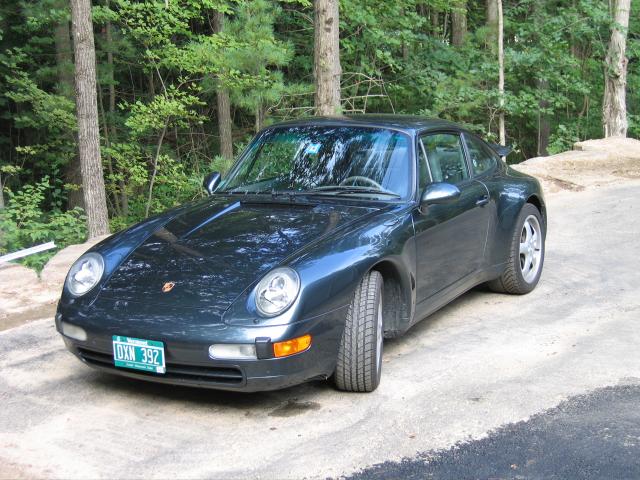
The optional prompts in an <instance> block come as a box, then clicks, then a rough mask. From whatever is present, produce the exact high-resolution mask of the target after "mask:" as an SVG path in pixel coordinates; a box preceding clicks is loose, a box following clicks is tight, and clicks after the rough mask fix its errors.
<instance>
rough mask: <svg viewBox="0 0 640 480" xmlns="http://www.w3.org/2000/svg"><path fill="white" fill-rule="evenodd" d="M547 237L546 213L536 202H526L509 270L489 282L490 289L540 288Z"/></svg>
mask: <svg viewBox="0 0 640 480" xmlns="http://www.w3.org/2000/svg"><path fill="white" fill-rule="evenodd" d="M544 240H545V232H544V222H543V221H542V215H541V214H540V211H539V210H538V209H537V208H536V207H535V206H534V205H532V204H530V203H526V204H525V205H524V207H522V210H521V211H520V215H519V216H518V220H517V221H516V228H515V230H514V232H513V237H512V239H511V244H510V248H509V259H508V261H507V266H506V268H505V271H504V273H503V274H502V275H501V276H500V277H499V278H497V279H495V280H493V281H491V282H489V288H491V289H492V290H494V291H496V292H506V293H513V294H518V295H522V294H525V293H529V292H530V291H532V290H533V289H534V288H536V285H537V284H538V280H540V274H541V273H542V265H543V264H544Z"/></svg>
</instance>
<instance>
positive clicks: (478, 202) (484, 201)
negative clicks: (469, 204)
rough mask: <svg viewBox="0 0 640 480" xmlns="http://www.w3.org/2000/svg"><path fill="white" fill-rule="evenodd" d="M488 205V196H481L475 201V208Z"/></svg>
mask: <svg viewBox="0 0 640 480" xmlns="http://www.w3.org/2000/svg"><path fill="white" fill-rule="evenodd" d="M487 203H489V195H483V196H482V197H480V198H479V199H478V200H476V206H478V207H481V206H483V205H486V204H487Z"/></svg>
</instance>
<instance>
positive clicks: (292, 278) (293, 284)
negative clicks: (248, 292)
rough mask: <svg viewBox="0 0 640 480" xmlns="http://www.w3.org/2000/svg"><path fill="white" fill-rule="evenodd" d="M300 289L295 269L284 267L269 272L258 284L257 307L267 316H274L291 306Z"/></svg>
mask: <svg viewBox="0 0 640 480" xmlns="http://www.w3.org/2000/svg"><path fill="white" fill-rule="evenodd" d="M299 290H300V277H298V274H297V273H296V271H295V270H293V269H291V268H288V267H282V268H276V269H274V270H272V271H270V272H269V273H267V274H266V275H265V276H264V278H263V279H262V280H260V282H259V283H258V285H257V286H256V307H257V309H258V312H259V313H260V314H261V315H263V316H265V317H273V316H275V315H279V314H281V313H282V312H284V311H285V310H286V309H287V308H289V307H290V306H291V304H292V303H293V302H294V300H295V299H296V297H297V296H298V291H299Z"/></svg>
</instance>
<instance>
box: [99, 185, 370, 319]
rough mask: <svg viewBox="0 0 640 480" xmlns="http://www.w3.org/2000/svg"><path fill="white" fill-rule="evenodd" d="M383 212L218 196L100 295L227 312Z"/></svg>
mask: <svg viewBox="0 0 640 480" xmlns="http://www.w3.org/2000/svg"><path fill="white" fill-rule="evenodd" d="M378 210H380V207H376V206H359V205H347V204H341V203H332V204H329V203H322V204H310V203H304V202H298V201H296V202H289V201H286V200H283V201H281V202H278V201H274V200H272V199H270V197H268V198H262V197H256V198H255V199H254V200H253V201H251V202H249V201H244V200H243V201H236V200H235V199H233V200H231V201H230V200H229V198H226V200H224V199H213V200H211V201H209V202H206V203H204V204H200V205H196V206H194V207H193V208H191V209H188V210H186V211H183V212H181V213H180V214H178V215H177V216H176V217H174V218H172V220H170V221H169V222H168V223H167V224H166V225H164V226H163V227H160V228H158V229H156V230H155V231H154V232H153V233H152V234H151V235H150V236H149V237H148V238H146V240H144V241H143V242H142V243H141V244H140V245H139V246H138V247H137V248H136V249H135V250H133V252H131V254H130V255H129V256H128V257H127V258H126V259H125V260H124V261H123V262H122V263H121V264H120V265H119V266H118V268H117V269H116V270H115V271H114V272H113V274H112V275H111V278H109V279H108V281H107V282H106V283H105V285H104V286H103V288H102V290H101V292H100V294H99V298H100V300H105V299H110V300H115V301H117V302H118V304H119V305H122V304H129V303H134V304H135V303H138V304H140V303H143V304H145V305H146V308H147V309H148V308H153V307H154V306H160V307H162V306H164V305H166V306H171V308H172V309H173V308H178V309H180V308H196V309H199V310H206V311H208V312H210V313H211V314H214V315H222V313H223V312H224V311H225V310H226V309H227V308H228V306H229V305H230V304H231V303H232V302H233V301H234V300H235V299H236V298H237V297H238V295H240V294H241V293H242V292H243V291H244V290H245V289H246V288H247V287H249V286H250V285H251V284H252V283H253V282H255V281H256V280H257V279H259V278H260V277H261V276H262V275H264V274H265V273H266V272H267V271H269V270H270V269H272V268H273V267H275V266H277V265H279V264H280V263H282V262H283V260H285V259H286V258H287V257H290V256H291V255H293V254H294V253H295V252H296V251H298V250H300V249H302V248H303V247H305V246H308V245H309V244H310V243H312V242H315V241H322V240H323V239H324V238H326V237H327V236H329V235H331V234H334V233H336V232H337V231H338V230H339V229H342V228H344V227H346V226H347V225H349V224H351V223H353V222H355V221H357V220H359V219H361V218H363V217H365V216H367V215H371V214H374V213H375V212H376V211H378Z"/></svg>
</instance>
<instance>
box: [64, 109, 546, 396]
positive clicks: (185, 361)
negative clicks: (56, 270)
mask: <svg viewBox="0 0 640 480" xmlns="http://www.w3.org/2000/svg"><path fill="white" fill-rule="evenodd" d="M507 153H508V149H506V148H505V147H501V146H497V145H490V144H488V143H486V142H484V141H483V140H481V139H480V138H478V137H477V136H476V135H474V134H472V133H470V132H468V131H466V130H464V129H463V128H461V127H460V126H458V125H455V124H453V123H449V122H445V121H440V120H428V119H423V118H419V117H405V116H382V115H378V116H369V115H365V116H353V117H341V118H311V119H306V120H297V121H291V122H286V123H281V124H278V125H274V126H271V127H269V128H267V129H265V130H263V131H262V132H260V133H259V134H258V135H257V136H256V137H255V139H254V140H253V141H252V143H251V144H250V145H249V146H248V147H247V149H246V150H245V152H244V153H243V154H242V155H241V156H240V158H239V159H238V160H237V162H236V163H235V165H234V166H233V167H232V168H231V170H230V172H229V173H228V175H226V177H225V178H221V177H220V175H219V174H217V173H213V174H211V175H209V176H207V178H206V179H205V182H204V186H205V189H206V190H207V191H208V193H209V196H208V197H207V198H205V199H203V200H200V201H197V202H193V203H190V204H187V205H184V206H182V207H179V208H177V209H174V210H170V211H168V212H165V213H163V214H161V215H159V216H156V217H153V218H149V219H147V220H146V221H144V222H142V223H139V224H137V225H134V226H133V227H131V228H129V229H128V230H126V231H123V232H120V233H117V234H115V235H113V236H111V237H109V238H108V239H106V240H104V241H103V242H101V243H100V244H98V245H96V246H95V247H93V248H92V249H91V250H90V251H89V252H88V253H86V254H85V255H83V256H82V257H81V258H80V259H78V261H77V262H76V263H75V264H74V265H73V266H72V267H71V270H70V271H69V274H68V277H67V280H66V283H65V287H64V290H63V293H62V298H61V299H60V302H59V305H58V312H57V314H56V327H57V329H58V331H59V332H60V333H61V334H62V336H63V338H64V340H65V343H66V345H67V347H68V348H69V350H71V352H73V353H74V354H75V355H76V356H78V358H80V359H81V360H82V361H83V362H84V363H86V364H88V365H90V366H92V367H95V368H98V369H101V370H103V371H106V372H110V373H117V374H120V375H126V376H129V377H133V378H138V379H142V380H151V381H156V382H165V383H172V384H180V385H191V386H201V387H210V388H217V389H226V390H238V391H257V390H269V389H276V388H283V387H287V386H290V385H294V384H298V383H301V382H305V381H308V380H313V379H328V378H333V380H334V381H335V383H336V385H337V386H338V388H340V389H343V390H348V391H358V392H369V391H372V390H374V389H375V388H376V387H377V386H378V384H379V382H380V375H381V367H382V349H383V339H384V338H389V337H395V336H398V335H401V334H402V333H404V332H405V331H407V330H408V329H409V328H410V327H411V326H412V325H413V324H415V323H416V322H418V321H419V320H422V319H423V318H425V317H426V316H428V315H429V314H431V313H432V312H434V311H436V310H437V309H438V308H440V307H442V306H443V305H445V304H446V303H448V302H450V301H451V300H453V299H454V298H456V297H457V296H459V295H461V294H462V293H464V292H465V291H467V290H469V289H470V288H472V287H474V286H476V285H478V284H481V283H487V284H488V285H489V287H491V288H492V289H494V290H496V291H500V292H507V293H515V294H523V293H527V292H530V291H531V290H533V289H534V288H535V286H536V284H537V283H538V280H539V278H540V274H541V271H542V265H543V261H544V242H545V233H546V225H547V221H546V212H545V204H544V198H543V195H542V191H541V189H540V184H539V183H538V181H536V180H535V179H534V178H531V177H529V176H527V175H524V174H521V173H518V172H516V171H514V170H512V169H511V168H509V167H508V166H507V165H506V164H505V163H504V161H503V160H502V158H501V157H502V156H504V155H506V154H507ZM416 375H420V374H419V373H417V374H416Z"/></svg>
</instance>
